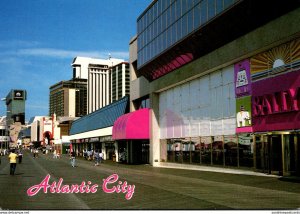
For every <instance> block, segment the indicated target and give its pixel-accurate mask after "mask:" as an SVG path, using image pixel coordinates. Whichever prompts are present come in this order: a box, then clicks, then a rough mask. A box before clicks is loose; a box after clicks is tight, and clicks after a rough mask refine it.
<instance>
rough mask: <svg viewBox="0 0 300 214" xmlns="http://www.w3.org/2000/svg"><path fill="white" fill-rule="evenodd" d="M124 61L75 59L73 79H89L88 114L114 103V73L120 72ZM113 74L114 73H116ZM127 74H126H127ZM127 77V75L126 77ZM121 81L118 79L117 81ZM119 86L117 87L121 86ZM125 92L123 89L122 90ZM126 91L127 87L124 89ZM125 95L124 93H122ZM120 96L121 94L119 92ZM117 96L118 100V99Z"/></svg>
mask: <svg viewBox="0 0 300 214" xmlns="http://www.w3.org/2000/svg"><path fill="white" fill-rule="evenodd" d="M123 62H124V60H122V59H114V58H109V59H94V58H87V57H75V58H74V60H73V63H72V67H73V78H82V79H87V84H88V88H87V112H88V114H89V113H92V112H94V111H96V110H98V109H100V108H102V107H104V106H106V105H108V104H110V103H111V102H112V95H111V93H112V91H113V90H114V89H113V88H112V83H113V82H112V76H111V75H112V73H111V70H114V71H115V72H117V71H119V66H117V67H116V65H118V64H120V63H123ZM115 72H113V73H115ZM125 73H126V72H125ZM124 77H125V75H124ZM117 80H118V81H120V80H119V79H116V81H117ZM116 83H117V82H116ZM119 85H120V84H117V85H116V86H119ZM122 90H123V89H122ZM124 90H126V86H125V87H124ZM121 94H123V92H122V93H121ZM118 95H119V92H118ZM118 95H117V94H116V98H117V97H118Z"/></svg>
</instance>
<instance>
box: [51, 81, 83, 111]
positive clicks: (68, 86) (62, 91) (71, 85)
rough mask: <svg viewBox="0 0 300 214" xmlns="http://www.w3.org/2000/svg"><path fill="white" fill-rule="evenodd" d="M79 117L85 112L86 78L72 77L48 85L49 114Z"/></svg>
mask: <svg viewBox="0 0 300 214" xmlns="http://www.w3.org/2000/svg"><path fill="white" fill-rule="evenodd" d="M54 113H55V114H56V115H57V116H58V117H81V116H84V115H86V114H87V80H86V79H79V78H74V79H71V80H68V81H61V82H59V83H56V84H54V85H52V86H51V87H50V100H49V115H53V114H54Z"/></svg>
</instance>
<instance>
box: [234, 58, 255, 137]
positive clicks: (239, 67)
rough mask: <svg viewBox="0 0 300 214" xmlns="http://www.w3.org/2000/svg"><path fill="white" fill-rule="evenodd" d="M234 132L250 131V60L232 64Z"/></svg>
mask: <svg viewBox="0 0 300 214" xmlns="http://www.w3.org/2000/svg"><path fill="white" fill-rule="evenodd" d="M234 83H235V97H236V127H237V128H236V133H243V132H252V127H251V126H252V118H251V94H252V87H251V74H250V60H248V59H246V60H243V61H241V62H239V63H237V64H235V65H234Z"/></svg>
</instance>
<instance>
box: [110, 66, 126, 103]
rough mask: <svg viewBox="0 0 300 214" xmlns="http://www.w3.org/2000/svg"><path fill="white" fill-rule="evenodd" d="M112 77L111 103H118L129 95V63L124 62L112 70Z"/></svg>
mask: <svg viewBox="0 0 300 214" xmlns="http://www.w3.org/2000/svg"><path fill="white" fill-rule="evenodd" d="M110 76H111V84H110V85H111V92H110V94H111V102H114V101H117V100H119V99H121V98H122V97H124V96H125V95H129V92H130V72H129V63H127V62H123V63H120V64H117V65H115V66H113V67H111V68H110Z"/></svg>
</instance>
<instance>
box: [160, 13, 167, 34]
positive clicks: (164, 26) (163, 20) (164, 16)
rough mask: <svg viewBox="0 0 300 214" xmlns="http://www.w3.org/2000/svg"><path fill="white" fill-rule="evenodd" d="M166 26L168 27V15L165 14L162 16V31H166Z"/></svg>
mask: <svg viewBox="0 0 300 214" xmlns="http://www.w3.org/2000/svg"><path fill="white" fill-rule="evenodd" d="M166 26H167V13H166V12H164V13H163V14H162V19H161V29H162V31H164V30H165V29H166Z"/></svg>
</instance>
